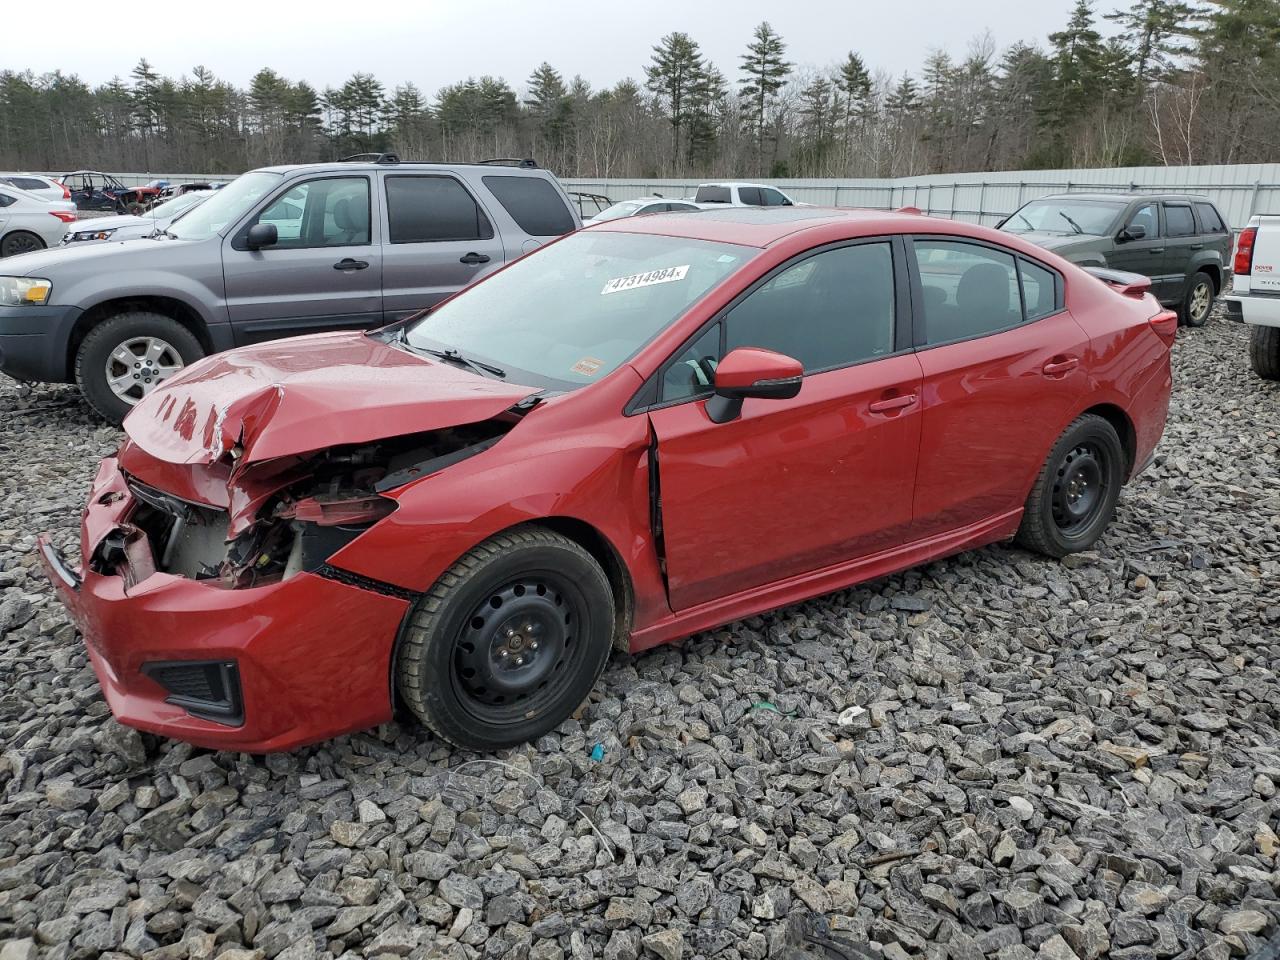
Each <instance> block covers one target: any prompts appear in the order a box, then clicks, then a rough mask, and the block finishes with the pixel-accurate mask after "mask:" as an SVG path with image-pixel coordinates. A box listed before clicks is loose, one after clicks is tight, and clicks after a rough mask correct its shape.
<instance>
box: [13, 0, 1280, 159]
mask: <svg viewBox="0 0 1280 960" xmlns="http://www.w3.org/2000/svg"><path fill="white" fill-rule="evenodd" d="M1107 19H1108V20H1111V21H1112V22H1113V24H1114V29H1111V30H1107V31H1106V32H1107V33H1108V34H1110V35H1109V36H1106V37H1104V36H1103V30H1101V29H1100V27H1105V26H1106V25H1105V24H1102V23H1100V20H1099V17H1098V16H1097V14H1096V12H1095V11H1094V9H1093V7H1092V5H1091V3H1089V2H1088V0H1077V2H1076V3H1075V6H1074V9H1073V10H1072V11H1071V13H1070V15H1069V17H1068V19H1067V21H1066V23H1064V24H1063V26H1062V29H1061V30H1059V31H1056V32H1054V33H1051V34H1050V35H1049V36H1048V37H1047V38H1045V41H1044V42H1043V43H1029V42H1023V43H1017V44H1015V45H1013V46H1011V47H1009V48H1008V49H1005V50H1003V51H998V50H996V49H995V48H994V45H993V44H992V42H991V40H990V38H989V36H985V35H984V36H981V37H978V38H976V39H975V40H973V41H972V42H971V44H970V46H969V50H968V52H967V54H966V55H964V56H963V57H959V58H956V57H952V56H950V55H948V54H947V53H944V52H941V51H935V52H933V53H932V54H930V55H929V56H928V57H927V59H925V61H924V62H923V63H922V64H921V66H920V68H919V69H918V70H917V71H915V72H913V73H905V74H903V75H901V76H890V75H888V74H886V73H885V72H883V71H881V70H878V69H876V67H875V65H874V62H873V61H874V51H866V50H862V51H845V52H841V53H840V55H839V59H838V60H837V62H836V63H835V64H834V65H833V66H829V67H816V66H813V65H800V64H796V63H793V62H792V61H791V60H789V59H788V54H787V43H786V38H785V37H783V36H780V35H779V34H778V33H777V32H776V31H775V30H774V29H773V28H772V27H771V26H770V25H769V24H768V23H761V24H760V25H759V26H757V27H756V28H755V30H754V32H753V34H752V36H751V37H750V39H749V41H748V42H747V44H746V46H745V48H744V50H743V52H742V55H741V57H740V58H739V60H738V62H737V63H735V64H733V65H732V66H729V65H717V64H714V63H711V62H710V61H709V60H708V58H707V57H706V56H704V55H703V53H702V51H701V49H700V48H699V45H698V42H697V40H696V39H695V38H693V37H691V36H689V35H687V34H684V33H680V32H673V33H670V34H668V35H666V36H664V37H662V38H661V39H660V40H659V41H658V42H657V43H656V45H655V46H654V47H653V53H652V57H651V59H650V60H649V62H648V63H646V64H643V65H637V66H638V72H637V73H636V74H635V76H634V77H631V78H627V79H622V80H619V81H618V82H617V83H615V84H614V85H613V86H612V87H609V88H607V89H594V88H593V87H592V86H591V85H590V84H589V83H588V82H587V81H585V80H584V79H582V78H581V77H577V76H575V77H571V78H569V77H566V74H565V73H563V72H562V71H561V70H560V69H557V68H556V67H555V66H553V65H552V64H549V63H542V64H541V65H539V66H538V67H537V68H536V69H534V71H533V73H532V75H531V76H530V77H529V78H528V79H527V80H526V81H525V82H524V84H523V86H522V87H521V88H519V89H517V88H515V87H513V86H511V84H509V83H508V82H507V81H506V80H504V79H501V78H498V77H493V76H482V77H478V78H468V79H465V80H460V81H458V82H456V83H453V84H450V85H448V86H445V87H443V88H442V89H440V90H437V91H435V92H434V94H431V95H429V94H428V93H426V92H424V91H423V90H421V89H420V88H419V87H418V86H416V85H415V84H414V83H411V82H408V83H402V84H400V85H398V86H396V87H394V88H393V89H390V90H388V89H387V88H386V87H385V86H384V85H383V84H382V83H381V82H380V81H379V80H378V79H377V77H375V76H374V75H373V74H370V73H355V74H354V75H352V77H351V78H350V79H349V80H347V81H346V82H345V83H344V84H342V86H340V87H337V88H326V89H322V90H321V89H316V88H315V87H314V86H312V85H311V84H309V83H308V82H307V81H306V80H305V79H298V80H293V79H289V78H286V77H282V76H280V75H279V74H277V73H276V72H275V71H273V70H271V69H269V68H263V69H262V70H260V71H259V72H258V73H257V74H256V75H255V76H254V77H253V80H252V82H251V83H250V84H249V86H248V88H247V89H241V88H239V87H236V86H235V85H233V84H231V83H228V82H226V81H224V80H221V79H219V78H218V77H217V76H215V75H214V73H213V72H212V71H210V70H209V69H207V68H205V67H203V66H197V67H195V68H194V69H193V70H192V72H191V74H190V76H182V77H178V78H172V77H165V76H161V75H159V74H158V73H157V72H156V71H155V70H154V69H153V68H152V66H151V65H150V64H149V63H148V62H147V61H146V60H145V59H143V60H141V61H139V63H138V64H137V65H136V66H135V67H134V68H133V70H132V71H131V72H130V74H129V76H128V78H127V79H125V78H121V77H116V78H115V79H113V80H112V81H111V82H110V83H106V84H103V85H100V86H96V87H95V86H90V85H89V84H87V83H85V82H84V81H83V80H81V79H80V78H79V77H77V76H76V75H75V74H67V73H63V72H61V71H58V72H54V73H47V74H42V75H35V74H33V73H31V72H30V71H25V72H24V71H14V70H3V71H0V168H4V169H12V170H17V169H23V170H44V171H50V170H52V171H61V170H70V169H73V168H78V167H91V168H95V169H104V170H133V171H150V170H154V171H188V172H192V173H232V172H239V171H241V170H245V169H248V168H250V167H254V166H260V165H263V164H268V163H291V162H306V161H314V160H326V159H334V158H337V157H341V156H344V155H347V154H352V153H359V152H364V151H371V150H377V151H381V150H393V151H396V152H398V153H399V154H400V155H401V156H403V157H406V158H416V159H451V160H475V159H480V158H482V157H493V156H532V157H536V158H537V159H538V160H539V161H540V162H541V163H543V164H544V165H545V166H548V167H550V168H551V169H552V170H554V171H556V172H557V173H558V174H560V175H561V176H565V177H657V176H669V175H675V176H714V175H729V174H735V175H743V176H772V177H838V176H849V177H860V176H869V177H895V176H910V175H915V174H925V173H950V172H957V171H971V170H999V169H1017V168H1052V167H1099V166H1124V165H1130V164H1190V163H1246V162H1259V161H1270V160H1275V159H1276V158H1277V155H1278V154H1280V0H1209V2H1191V0H1136V2H1134V3H1133V4H1132V6H1130V7H1128V8H1127V9H1124V10H1121V11H1119V12H1116V13H1112V14H1108V15H1107ZM832 43H833V45H834V44H836V43H838V38H835V37H833V38H832ZM837 49H838V48H837Z"/></svg>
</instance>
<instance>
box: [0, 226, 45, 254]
mask: <svg viewBox="0 0 1280 960" xmlns="http://www.w3.org/2000/svg"><path fill="white" fill-rule="evenodd" d="M44 248H45V243H44V241H43V240H41V239H40V238H39V237H38V236H36V234H34V233H32V232H31V231H30V230H15V231H13V233H8V234H5V237H4V239H3V240H0V257H16V256H17V255H18V254H20V253H32V252H34V251H36V250H43V249H44Z"/></svg>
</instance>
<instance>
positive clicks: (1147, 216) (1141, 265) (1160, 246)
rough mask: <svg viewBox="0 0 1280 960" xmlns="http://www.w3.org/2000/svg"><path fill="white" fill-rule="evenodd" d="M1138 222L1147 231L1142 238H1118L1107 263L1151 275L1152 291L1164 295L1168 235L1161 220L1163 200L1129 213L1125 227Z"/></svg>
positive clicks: (1158, 295)
mask: <svg viewBox="0 0 1280 960" xmlns="http://www.w3.org/2000/svg"><path fill="white" fill-rule="evenodd" d="M1135 224H1136V225H1139V226H1141V227H1142V228H1143V229H1145V230H1146V231H1147V235H1146V236H1145V237H1143V238H1142V239H1141V240H1124V241H1121V240H1117V241H1116V242H1115V245H1114V248H1113V249H1112V250H1111V252H1110V253H1108V254H1107V266H1109V267H1111V268H1112V269H1114V270H1125V271H1127V272H1129V273H1140V274H1142V275H1143V276H1144V277H1150V278H1151V292H1152V293H1154V294H1155V295H1156V296H1157V297H1163V296H1165V288H1166V287H1167V283H1166V281H1165V277H1164V258H1165V239H1164V230H1163V229H1162V227H1161V223H1160V204H1158V203H1144V204H1142V205H1141V206H1139V207H1137V208H1136V209H1134V210H1133V212H1132V213H1130V214H1129V219H1128V220H1127V221H1126V222H1125V224H1124V227H1123V229H1125V230H1127V229H1129V228H1130V227H1132V226H1134V225H1135Z"/></svg>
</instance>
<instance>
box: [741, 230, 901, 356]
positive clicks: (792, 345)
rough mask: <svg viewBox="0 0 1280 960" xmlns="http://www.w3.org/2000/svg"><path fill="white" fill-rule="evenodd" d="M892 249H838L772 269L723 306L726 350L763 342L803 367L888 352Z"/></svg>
mask: <svg viewBox="0 0 1280 960" xmlns="http://www.w3.org/2000/svg"><path fill="white" fill-rule="evenodd" d="M893 291H894V287H893V251H892V248H891V247H890V245H889V244H888V243H863V244H857V245H855V246H849V247H837V248H835V249H832V250H825V251H823V252H822V253H818V254H815V255H813V256H811V257H806V258H805V259H804V260H801V261H800V262H798V263H796V264H794V265H792V266H790V267H787V268H786V269H784V270H783V271H782V272H781V273H778V274H776V275H775V276H774V277H773V278H772V279H771V280H769V281H768V282H767V283H765V284H764V285H763V286H761V287H759V288H757V289H756V290H754V291H752V292H751V293H750V294H749V295H748V296H747V298H746V299H745V300H743V301H742V302H741V303H739V304H738V305H737V306H735V307H734V308H733V309H732V310H730V311H729V314H728V316H727V317H726V320H725V350H726V351H728V350H733V349H734V348H735V347H763V348H764V349H766V350H774V351H777V352H778V353H781V354H785V355H786V356H788V357H792V358H793V359H796V360H799V361H800V363H801V364H803V365H804V369H805V371H806V372H813V371H816V370H825V369H829V368H831V367H839V366H845V365H847V364H850V363H858V362H860V361H863V360H870V359H872V358H874V357H879V356H884V355H886V354H889V353H892V352H893V326H894V292H893Z"/></svg>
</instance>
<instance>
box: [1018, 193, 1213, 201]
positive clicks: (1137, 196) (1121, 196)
mask: <svg viewBox="0 0 1280 960" xmlns="http://www.w3.org/2000/svg"><path fill="white" fill-rule="evenodd" d="M1208 199H1209V198H1208V197H1206V196H1205V195H1204V194H1201V193H1051V194H1048V195H1047V196H1043V197H1036V198H1035V200H1113V201H1114V200H1121V201H1123V202H1125V203H1128V202H1129V201H1130V200H1196V201H1200V202H1204V201H1207V200H1208ZM1035 200H1028V201H1027V203H1034V202H1035Z"/></svg>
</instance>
